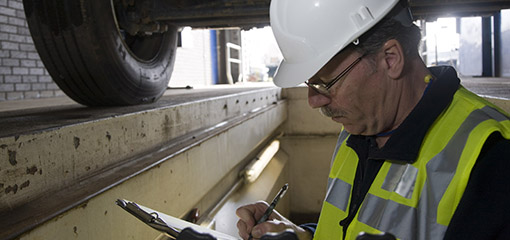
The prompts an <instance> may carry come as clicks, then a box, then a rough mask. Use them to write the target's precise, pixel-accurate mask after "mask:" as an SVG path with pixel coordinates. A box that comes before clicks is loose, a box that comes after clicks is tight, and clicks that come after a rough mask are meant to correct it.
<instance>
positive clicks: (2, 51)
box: [0, 50, 11, 58]
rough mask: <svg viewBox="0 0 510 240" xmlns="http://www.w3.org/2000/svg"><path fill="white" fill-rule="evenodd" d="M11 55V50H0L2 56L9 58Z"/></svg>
mask: <svg viewBox="0 0 510 240" xmlns="http://www.w3.org/2000/svg"><path fill="white" fill-rule="evenodd" d="M8 57H11V54H10V51H9V50H0V58H8Z"/></svg>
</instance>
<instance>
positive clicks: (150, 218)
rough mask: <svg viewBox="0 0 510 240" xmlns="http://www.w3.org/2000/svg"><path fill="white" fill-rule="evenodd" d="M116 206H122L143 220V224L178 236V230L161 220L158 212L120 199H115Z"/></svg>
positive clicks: (172, 235)
mask: <svg viewBox="0 0 510 240" xmlns="http://www.w3.org/2000/svg"><path fill="white" fill-rule="evenodd" d="M115 203H116V204H117V205H118V206H120V207H121V208H123V209H124V210H126V211H128V212H129V213H131V214H132V215H133V216H135V217H136V218H138V219H139V220H140V221H142V222H144V223H145V224H147V225H149V226H151V227H152V228H154V229H156V230H158V231H162V232H165V233H167V234H169V235H170V236H171V237H173V238H177V237H178V236H179V230H177V229H175V228H172V227H169V226H168V225H167V224H166V223H165V221H163V220H162V219H161V218H160V217H159V216H158V213H156V212H152V213H148V212H146V211H144V210H143V209H141V208H140V207H139V206H138V205H137V204H136V203H134V202H129V201H126V200H122V199H117V201H116V202H115Z"/></svg>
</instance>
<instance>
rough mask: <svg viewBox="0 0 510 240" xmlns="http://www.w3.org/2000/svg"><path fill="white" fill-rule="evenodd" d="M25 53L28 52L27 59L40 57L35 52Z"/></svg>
mask: <svg viewBox="0 0 510 240" xmlns="http://www.w3.org/2000/svg"><path fill="white" fill-rule="evenodd" d="M27 54H28V56H27V58H28V59H34V60H37V59H40V58H39V54H37V53H36V52H29V53H27Z"/></svg>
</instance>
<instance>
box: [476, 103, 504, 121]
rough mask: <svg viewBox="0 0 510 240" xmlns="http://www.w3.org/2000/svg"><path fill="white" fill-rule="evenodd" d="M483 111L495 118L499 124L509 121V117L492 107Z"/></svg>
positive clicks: (487, 107) (486, 107)
mask: <svg viewBox="0 0 510 240" xmlns="http://www.w3.org/2000/svg"><path fill="white" fill-rule="evenodd" d="M482 111H484V112H485V113H486V114H487V115H489V116H490V117H491V118H494V119H495V120H496V121H498V122H502V121H505V120H509V118H508V117H507V116H505V115H504V114H502V113H501V112H499V111H498V110H496V109H494V108H492V107H489V106H485V107H484V108H482Z"/></svg>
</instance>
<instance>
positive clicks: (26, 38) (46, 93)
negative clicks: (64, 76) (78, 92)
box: [0, 0, 62, 101]
mask: <svg viewBox="0 0 510 240" xmlns="http://www.w3.org/2000/svg"><path fill="white" fill-rule="evenodd" d="M55 86H56V85H55V84H54V83H53V80H52V79H51V77H50V76H49V74H48V72H47V71H46V69H45V68H44V65H43V63H42V61H41V59H40V58H39V55H38V54H37V51H36V50H35V47H34V44H33V42H32V37H31V36H30V31H29V30H28V25H27V23H26V20H25V12H24V11H23V3H22V0H0V101H6V100H17V99H28V98H41V97H54V96H60V95H62V91H60V90H59V89H58V88H56V87H55Z"/></svg>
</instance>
